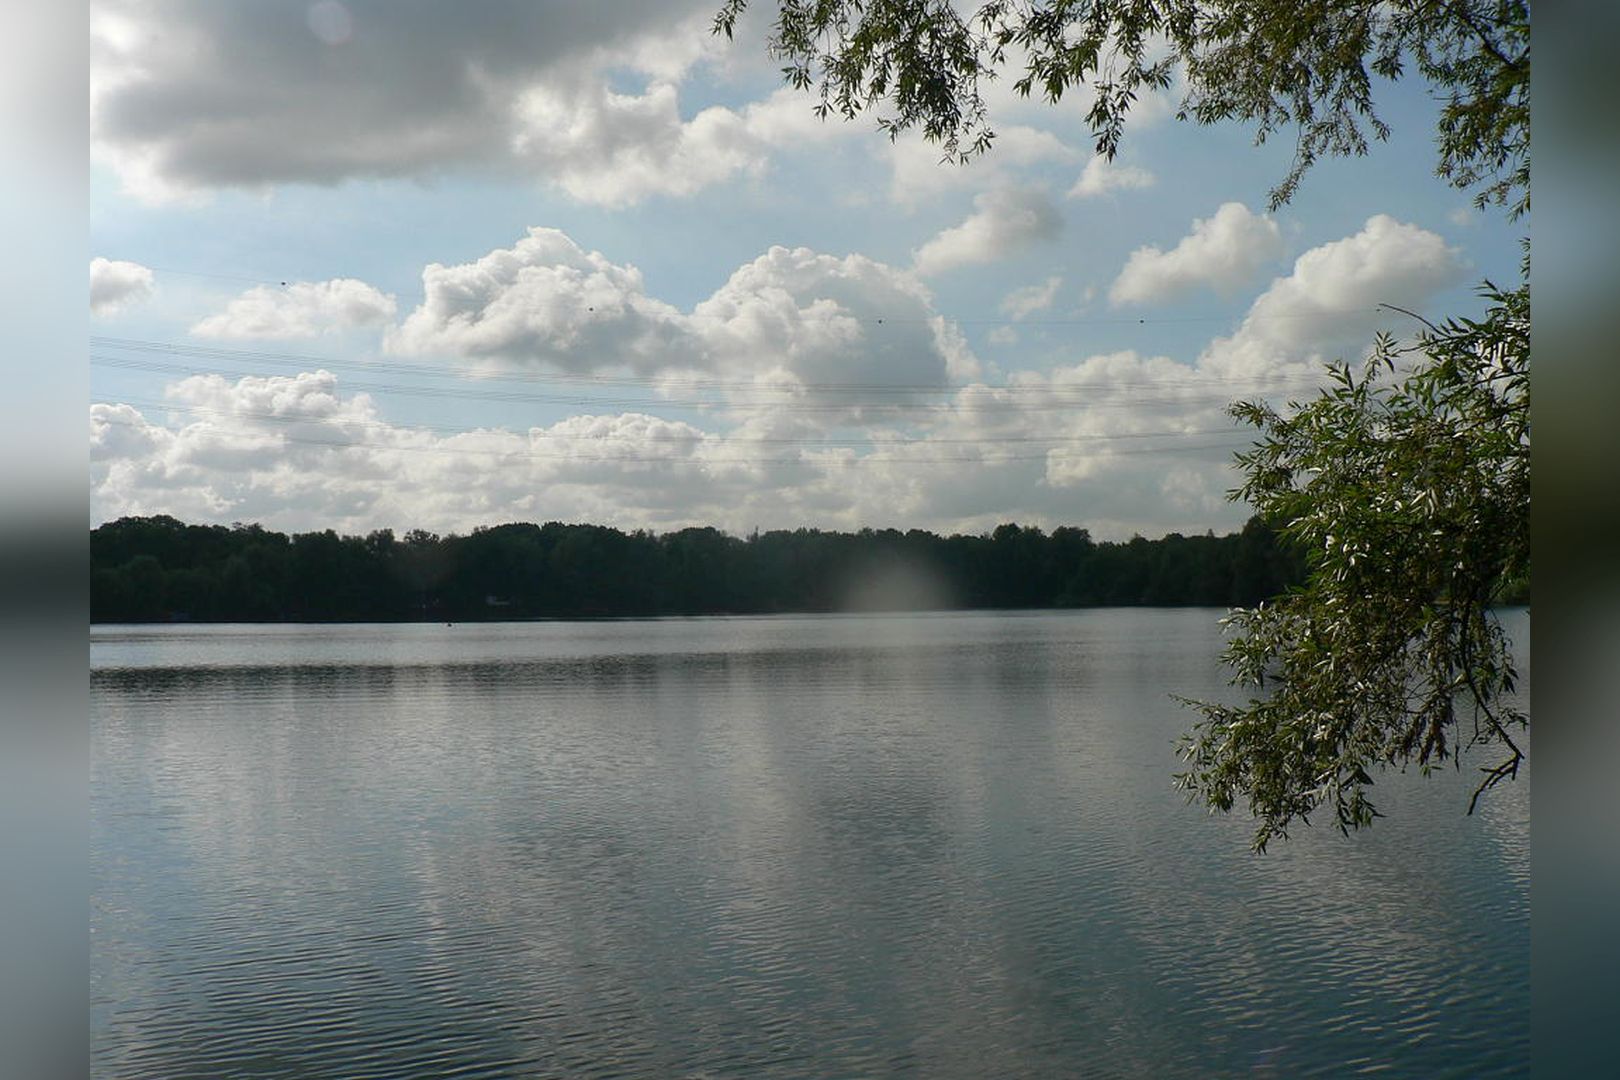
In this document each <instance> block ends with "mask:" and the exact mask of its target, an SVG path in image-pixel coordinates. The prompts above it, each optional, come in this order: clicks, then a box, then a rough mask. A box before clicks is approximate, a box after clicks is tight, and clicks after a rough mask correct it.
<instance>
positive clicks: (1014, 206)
mask: <svg viewBox="0 0 1620 1080" xmlns="http://www.w3.org/2000/svg"><path fill="white" fill-rule="evenodd" d="M1062 228H1063V218H1062V216H1061V215H1060V214H1059V213H1058V211H1057V208H1056V207H1055V206H1053V205H1052V200H1051V199H1050V198H1049V197H1048V196H1047V194H1046V192H1044V191H1042V190H1040V189H1039V188H1010V187H1009V188H996V189H994V190H992V191H987V192H984V193H983V194H981V195H979V196H977V197H976V198H975V199H974V200H973V213H972V214H970V215H969V216H968V218H967V219H966V220H965V221H963V222H962V223H961V224H960V225H954V226H952V227H950V228H948V229H946V230H944V231H943V232H941V233H940V234H939V235H938V236H935V237H934V238H933V239H932V240H930V241H928V242H927V243H926V244H924V245H923V246H922V247H920V248H918V249H917V251H916V253H915V255H914V257H913V258H914V266H915V268H916V271H917V273H919V274H922V275H924V276H928V275H932V274H938V273H941V272H943V271H946V270H951V269H954V268H956V267H959V266H970V265H973V264H975V263H985V262H994V261H995V260H997V259H1004V258H1007V257H1008V256H1010V255H1016V254H1018V253H1020V252H1023V251H1026V250H1028V249H1029V248H1031V247H1033V246H1034V245H1036V244H1038V243H1040V242H1042V241H1044V240H1051V239H1053V238H1055V237H1056V236H1057V234H1058V233H1059V232H1060V231H1061V230H1062Z"/></svg>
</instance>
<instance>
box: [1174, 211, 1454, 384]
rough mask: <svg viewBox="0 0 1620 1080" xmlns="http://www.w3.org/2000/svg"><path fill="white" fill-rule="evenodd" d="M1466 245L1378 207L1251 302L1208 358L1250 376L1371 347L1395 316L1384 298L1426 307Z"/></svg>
mask: <svg viewBox="0 0 1620 1080" xmlns="http://www.w3.org/2000/svg"><path fill="white" fill-rule="evenodd" d="M1465 267H1466V263H1465V262H1464V260H1463V258H1462V254H1461V252H1459V251H1458V250H1457V249H1455V248H1452V247H1450V246H1449V245H1447V244H1446V242H1445V240H1443V239H1442V238H1441V237H1440V236H1438V235H1436V234H1435V233H1432V232H1430V231H1428V230H1427V229H1423V228H1420V227H1419V226H1417V225H1412V224H1408V223H1406V222H1401V221H1397V220H1395V219H1394V218H1392V217H1390V216H1389V215H1387V214H1376V215H1374V216H1373V217H1371V218H1368V219H1367V223H1366V225H1364V226H1363V227H1362V229H1361V230H1360V231H1359V232H1357V233H1355V234H1354V235H1352V236H1347V237H1345V238H1344V239H1342V240H1335V241H1332V242H1331V243H1326V244H1322V245H1320V246H1318V247H1314V248H1311V249H1310V250H1309V251H1307V252H1305V253H1304V254H1303V255H1301V256H1300V257H1299V258H1298V259H1296V260H1295V261H1294V266H1293V270H1292V272H1290V273H1289V274H1287V275H1286V276H1283V277H1279V278H1277V279H1276V280H1274V281H1273V282H1272V283H1271V285H1270V287H1269V288H1267V289H1266V291H1265V292H1263V293H1261V294H1260V296H1259V297H1258V298H1256V300H1255V301H1254V303H1253V304H1252V305H1250V307H1249V311H1248V314H1247V315H1246V316H1245V317H1244V320H1243V322H1242V324H1241V325H1239V327H1238V329H1237V331H1236V333H1234V334H1233V335H1232V336H1230V337H1222V338H1217V339H1216V340H1215V341H1214V342H1213V343H1212V344H1211V345H1210V347H1209V349H1208V350H1207V351H1206V353H1205V356H1204V357H1203V359H1202V361H1201V362H1202V363H1203V364H1204V365H1205V366H1206V367H1207V368H1209V369H1210V370H1212V371H1217V372H1221V373H1225V374H1230V375H1233V376H1236V377H1252V376H1256V375H1260V374H1264V373H1266V372H1274V371H1281V370H1284V369H1285V368H1288V367H1293V368H1295V369H1296V370H1297V369H1299V368H1302V367H1303V368H1305V369H1315V368H1319V367H1320V364H1321V363H1322V361H1324V360H1331V359H1335V358H1336V357H1337V356H1339V355H1341V350H1347V349H1358V348H1362V347H1364V346H1366V345H1367V344H1368V343H1369V342H1370V340H1371V338H1372V335H1373V333H1374V332H1375V331H1376V330H1377V329H1379V328H1380V327H1385V326H1388V325H1389V324H1390V321H1391V319H1392V318H1393V316H1392V315H1391V314H1390V313H1389V312H1388V311H1383V310H1380V309H1379V307H1378V305H1379V304H1380V303H1391V304H1399V305H1400V306H1402V307H1410V308H1414V309H1417V310H1421V309H1422V307H1423V305H1424V304H1425V303H1427V302H1428V300H1429V299H1430V298H1431V297H1433V296H1434V295H1435V294H1436V293H1437V292H1439V291H1440V290H1442V289H1444V288H1447V287H1449V286H1451V285H1454V284H1456V282H1457V281H1458V279H1459V278H1460V277H1461V276H1462V273H1463V270H1464V269H1465Z"/></svg>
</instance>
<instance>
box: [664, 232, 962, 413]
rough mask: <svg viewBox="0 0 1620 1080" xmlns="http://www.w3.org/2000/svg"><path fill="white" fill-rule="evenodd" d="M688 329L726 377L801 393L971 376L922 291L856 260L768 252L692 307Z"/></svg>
mask: <svg viewBox="0 0 1620 1080" xmlns="http://www.w3.org/2000/svg"><path fill="white" fill-rule="evenodd" d="M691 321H692V325H693V327H694V328H695V331H696V332H697V333H698V334H700V335H701V336H702V338H703V340H704V342H705V344H706V347H707V349H708V350H709V352H710V354H711V355H712V356H713V357H715V359H716V361H717V363H718V364H719V365H720V366H721V367H722V368H724V369H725V370H729V371H734V372H745V373H750V374H755V375H763V376H767V377H769V376H772V375H775V374H778V373H782V374H786V375H787V376H788V377H789V378H790V379H791V380H792V383H793V384H795V385H800V386H803V385H810V384H830V385H831V386H832V387H834V388H839V387H847V386H852V385H853V386H859V385H861V384H881V385H886V386H890V387H893V386H911V387H918V386H923V387H927V386H941V385H944V384H945V383H946V382H947V381H949V380H950V379H953V378H961V377H964V376H967V375H971V374H974V373H976V371H977V362H976V361H975V360H974V358H973V356H972V353H971V352H970V351H969V350H968V348H967V345H966V343H965V342H964V341H963V339H962V337H961V335H960V333H959V332H958V331H957V330H956V329H955V327H954V326H952V325H951V324H949V323H948V322H947V321H946V320H945V319H943V318H942V317H941V316H939V315H938V314H937V313H935V312H934V310H933V302H932V298H931V296H930V295H929V293H928V290H927V289H926V288H924V287H923V286H922V285H921V284H919V283H918V282H917V281H916V280H915V279H914V278H912V277H911V276H910V275H908V274H904V273H902V272H900V271H898V270H895V269H894V268H893V267H889V266H885V265H884V264H882V263H879V262H876V261H874V260H872V259H868V258H866V257H864V256H860V255H850V256H846V257H844V258H838V257H836V256H832V255H824V254H819V253H817V252H814V251H811V250H809V249H808V248H795V249H788V248H783V247H773V248H771V249H770V250H769V251H767V252H766V253H765V254H764V255H761V256H760V257H759V258H757V259H755V260H754V261H753V262H751V263H749V264H747V265H746V266H743V267H741V268H739V269H738V270H737V271H736V272H735V273H734V274H732V276H731V278H730V279H729V280H728V281H727V282H726V283H725V284H724V285H722V286H721V287H720V288H719V289H718V290H716V291H715V293H714V295H713V296H711V297H710V298H709V299H707V300H705V301H703V302H702V303H701V304H699V305H697V307H696V308H695V309H693V312H692V320H691ZM832 396H835V397H836V396H837V395H836V394H833V395H832Z"/></svg>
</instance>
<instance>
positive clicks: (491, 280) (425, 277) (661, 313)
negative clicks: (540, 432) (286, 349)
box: [387, 228, 702, 372]
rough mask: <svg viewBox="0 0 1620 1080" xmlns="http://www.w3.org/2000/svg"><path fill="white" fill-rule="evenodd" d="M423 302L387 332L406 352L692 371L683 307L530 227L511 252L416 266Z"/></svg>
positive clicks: (627, 270) (631, 271) (696, 360)
mask: <svg viewBox="0 0 1620 1080" xmlns="http://www.w3.org/2000/svg"><path fill="white" fill-rule="evenodd" d="M422 288H423V292H424V294H425V295H424V298H423V300H422V303H421V305H420V306H419V307H417V308H416V310H415V311H413V312H411V314H410V315H409V316H407V317H406V319H405V321H404V323H403V324H401V325H400V326H399V328H398V329H397V330H396V331H395V332H393V333H391V334H390V335H389V336H388V341H387V344H388V347H389V349H391V350H392V351H394V352H397V353H405V354H445V355H452V356H459V357H463V358H466V359H469V360H473V361H483V362H493V363H502V364H507V365H510V364H520V365H534V366H549V367H555V368H558V369H560V370H563V371H574V372H580V371H592V370H602V369H612V368H630V369H635V370H639V371H650V370H656V369H659V368H664V367H691V366H695V365H698V364H700V363H701V362H702V353H701V348H700V346H699V344H698V342H696V341H695V340H694V339H693V337H692V334H691V331H690V329H689V327H688V326H687V325H686V322H685V320H684V319H683V318H682V315H681V313H680V312H679V311H678V310H676V309H675V308H674V307H672V306H670V305H669V304H666V303H664V302H662V301H660V300H655V299H653V298H652V297H649V296H648V295H647V293H646V287H645V285H644V283H643V281H642V277H641V273H640V271H638V270H637V269H636V268H635V267H633V266H621V265H619V264H616V263H613V262H611V261H610V260H608V259H607V257H606V256H604V255H602V254H601V253H600V252H595V251H586V250H584V249H583V248H581V247H580V246H579V245H578V244H576V243H574V241H573V240H571V239H570V238H569V237H568V236H567V234H565V233H563V232H561V231H560V230H557V229H544V228H534V229H530V230H529V234H528V235H527V236H526V237H524V238H523V239H522V240H519V241H518V242H517V243H516V244H514V245H513V246H512V247H510V248H500V249H497V250H495V251H491V252H490V253H489V254H487V255H485V256H484V257H483V258H481V259H478V260H477V261H475V262H471V263H464V264H461V265H458V266H443V265H440V264H438V263H433V264H431V265H429V266H428V267H427V269H425V270H423V271H422Z"/></svg>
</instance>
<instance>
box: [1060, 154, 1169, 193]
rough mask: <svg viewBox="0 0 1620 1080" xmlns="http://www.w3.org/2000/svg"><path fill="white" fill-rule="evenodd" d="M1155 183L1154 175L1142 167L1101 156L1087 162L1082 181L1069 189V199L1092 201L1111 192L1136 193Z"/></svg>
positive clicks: (1076, 182) (1081, 177)
mask: <svg viewBox="0 0 1620 1080" xmlns="http://www.w3.org/2000/svg"><path fill="white" fill-rule="evenodd" d="M1155 182H1156V178H1155V177H1154V175H1153V174H1152V173H1151V172H1149V171H1148V170H1146V169H1144V168H1142V167H1141V166H1140V165H1120V164H1118V163H1117V162H1113V161H1109V160H1108V159H1107V158H1105V157H1103V156H1102V155H1100V154H1099V155H1097V156H1095V157H1093V158H1092V159H1091V160H1090V161H1088V162H1086V167H1085V169H1083V170H1082V171H1081V173H1080V179H1078V180H1076V181H1075V182H1074V186H1073V187H1072V188H1070V189H1069V198H1071V199H1090V198H1095V197H1096V196H1098V195H1106V194H1108V193H1109V192H1110V191H1136V190H1140V189H1141V188H1148V187H1152V186H1153V185H1154V183H1155Z"/></svg>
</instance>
